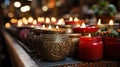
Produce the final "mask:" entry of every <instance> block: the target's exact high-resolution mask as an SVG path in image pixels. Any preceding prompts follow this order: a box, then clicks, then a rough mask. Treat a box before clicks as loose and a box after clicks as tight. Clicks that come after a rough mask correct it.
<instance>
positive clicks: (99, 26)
mask: <svg viewBox="0 0 120 67" xmlns="http://www.w3.org/2000/svg"><path fill="white" fill-rule="evenodd" d="M101 23H102V22H101V19H99V20H98V23H97V25H98V28H105V27H107V26H108V24H101Z"/></svg>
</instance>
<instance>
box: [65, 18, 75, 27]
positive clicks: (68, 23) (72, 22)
mask: <svg viewBox="0 0 120 67" xmlns="http://www.w3.org/2000/svg"><path fill="white" fill-rule="evenodd" d="M65 24H66V25H74V24H76V23H75V21H73V18H72V17H70V18H69V20H66V21H65Z"/></svg>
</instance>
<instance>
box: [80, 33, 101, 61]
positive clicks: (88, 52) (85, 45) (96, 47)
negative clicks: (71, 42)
mask: <svg viewBox="0 0 120 67" xmlns="http://www.w3.org/2000/svg"><path fill="white" fill-rule="evenodd" d="M78 50H79V58H80V59H81V60H86V61H97V60H100V59H102V57H103V43H102V38H101V37H100V36H98V37H91V35H90V34H89V36H81V37H80V41H79V45H78Z"/></svg>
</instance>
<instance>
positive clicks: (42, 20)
mask: <svg viewBox="0 0 120 67" xmlns="http://www.w3.org/2000/svg"><path fill="white" fill-rule="evenodd" d="M37 21H38V22H40V23H43V22H44V21H45V19H44V17H38V19H37Z"/></svg>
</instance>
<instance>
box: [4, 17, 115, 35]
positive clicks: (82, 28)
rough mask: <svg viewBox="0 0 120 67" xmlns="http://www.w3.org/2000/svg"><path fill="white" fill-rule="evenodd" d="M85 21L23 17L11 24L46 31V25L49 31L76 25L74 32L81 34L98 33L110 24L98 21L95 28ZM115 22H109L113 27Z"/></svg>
mask: <svg viewBox="0 0 120 67" xmlns="http://www.w3.org/2000/svg"><path fill="white" fill-rule="evenodd" d="M84 22H85V21H84V20H79V19H78V18H74V20H73V18H72V17H70V18H69V20H66V21H65V20H64V19H63V18H61V19H59V20H58V21H57V20H56V18H55V17H51V18H44V17H38V19H37V20H34V19H33V18H32V17H29V18H28V19H26V18H25V17H23V18H22V19H20V20H17V19H11V23H12V24H13V25H16V26H18V27H22V26H28V25H29V26H31V27H37V28H42V29H46V26H45V25H46V24H48V25H49V26H48V29H49V28H51V26H52V25H57V27H58V26H59V25H65V24H68V25H72V26H73V25H74V26H73V31H74V32H75V33H81V32H96V31H97V30H98V28H101V27H106V26H108V24H101V20H100V19H99V20H98V24H97V25H95V26H86V25H85V23H84ZM113 25H114V24H113V20H110V22H109V26H113ZM5 26H6V27H7V28H9V27H10V23H6V25H5ZM51 30H52V29H51Z"/></svg>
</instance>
